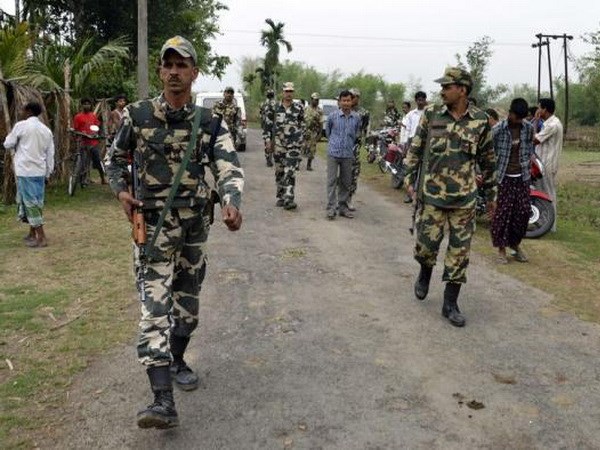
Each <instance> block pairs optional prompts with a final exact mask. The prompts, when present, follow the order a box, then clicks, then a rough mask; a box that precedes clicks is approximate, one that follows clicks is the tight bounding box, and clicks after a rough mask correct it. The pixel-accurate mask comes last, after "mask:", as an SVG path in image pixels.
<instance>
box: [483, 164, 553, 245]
mask: <svg viewBox="0 0 600 450" xmlns="http://www.w3.org/2000/svg"><path fill="white" fill-rule="evenodd" d="M530 173H531V182H530V186H529V198H530V200H531V214H530V216H529V224H528V225H527V231H526V233H525V237H526V238H530V239H535V238H539V237H542V236H543V235H545V234H546V233H547V232H548V231H550V229H551V228H552V225H553V224H554V220H555V219H556V217H555V214H554V205H552V198H551V197H550V196H549V195H548V194H547V193H546V192H545V190H544V180H543V178H544V165H543V163H542V161H541V160H540V158H539V157H538V156H537V155H535V154H534V155H533V156H532V157H531V169H530ZM476 210H477V215H479V216H482V215H484V214H485V211H486V202H485V196H484V195H483V192H482V191H481V187H479V189H478V194H477V207H476Z"/></svg>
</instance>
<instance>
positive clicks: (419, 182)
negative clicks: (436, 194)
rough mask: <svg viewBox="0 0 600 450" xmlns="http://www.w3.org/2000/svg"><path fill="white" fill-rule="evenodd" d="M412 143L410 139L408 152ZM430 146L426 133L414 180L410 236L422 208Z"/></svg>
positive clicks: (429, 137)
mask: <svg viewBox="0 0 600 450" xmlns="http://www.w3.org/2000/svg"><path fill="white" fill-rule="evenodd" d="M411 143H412V138H410V139H409V142H408V144H407V145H408V146H409V149H408V151H407V154H408V152H409V151H410V144H411ZM430 146H431V132H430V131H428V132H427V141H426V143H425V150H424V151H423V157H422V159H421V164H419V170H418V171H417V178H416V179H415V192H416V193H417V195H416V197H417V198H416V199H415V201H414V203H415V204H414V206H413V213H412V223H411V226H410V228H409V229H408V231H409V232H410V234H411V235H413V234H414V233H415V226H416V222H417V214H418V213H419V210H420V209H421V208H422V207H423V196H424V194H423V191H424V186H423V181H424V179H425V174H424V172H423V171H424V170H425V168H424V167H427V165H428V164H429V150H430Z"/></svg>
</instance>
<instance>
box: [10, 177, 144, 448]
mask: <svg viewBox="0 0 600 450" xmlns="http://www.w3.org/2000/svg"><path fill="white" fill-rule="evenodd" d="M45 203H46V206H45V208H44V217H45V221H46V224H45V226H44V228H45V230H46V234H47V236H48V243H49V245H48V247H47V248H43V249H30V248H27V247H26V246H25V245H24V243H23V240H22V237H23V236H24V235H25V234H26V233H27V231H28V227H27V225H25V224H22V223H19V222H17V221H16V220H15V215H16V208H15V207H14V206H3V207H2V208H0V254H2V259H0V418H1V419H0V441H1V442H2V446H3V448H21V447H22V448H32V447H33V444H32V443H33V442H43V441H44V438H45V436H44V433H47V432H51V431H49V430H52V429H53V427H52V426H49V424H54V423H56V418H55V417H54V415H55V414H61V407H62V406H63V405H64V401H65V398H66V395H65V390H66V389H67V388H68V386H69V385H70V383H71V381H72V379H73V377H74V376H75V375H77V374H78V373H80V372H81V371H82V370H83V369H85V368H86V367H87V365H88V364H89V363H90V361H92V360H93V358H94V357H95V356H96V355H101V354H103V353H104V352H106V351H107V350H108V349H111V348H114V347H115V346H119V345H120V344H122V343H124V342H128V341H130V340H131V338H132V337H133V336H134V335H135V333H136V328H137V309H138V306H137V301H136V300H135V294H134V293H135V290H134V283H133V278H132V275H131V253H130V252H131V244H130V231H129V230H130V228H129V224H128V223H127V221H126V219H125V217H124V215H123V213H122V211H121V208H120V207H119V204H118V202H117V201H116V200H115V198H114V196H113V194H112V193H111V192H110V190H109V189H108V187H107V186H102V185H100V184H94V185H91V186H89V187H88V188H86V189H83V190H77V192H76V193H75V196H74V197H69V196H68V195H67V193H66V187H65V186H64V185H55V186H50V187H48V189H47V191H46V202H45ZM5 360H9V361H11V364H12V366H13V369H12V370H10V368H9V365H8V363H6V361H5Z"/></svg>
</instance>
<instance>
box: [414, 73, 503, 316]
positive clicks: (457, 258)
mask: <svg viewBox="0 0 600 450" xmlns="http://www.w3.org/2000/svg"><path fill="white" fill-rule="evenodd" d="M436 82H437V83H440V84H441V85H442V92H441V97H442V100H443V103H444V105H434V106H431V107H428V108H427V109H426V110H425V112H424V114H423V116H422V118H421V122H420V124H419V128H418V130H417V134H416V135H415V136H414V138H413V140H412V143H411V146H410V149H409V152H408V155H407V174H406V178H405V186H406V189H407V192H408V193H409V194H410V195H411V196H413V197H414V196H415V187H414V185H415V181H416V180H417V179H418V180H419V183H418V186H417V195H418V204H419V205H420V211H419V217H418V220H417V225H416V228H417V242H416V246H415V259H416V260H417V261H418V262H419V264H420V265H421V270H420V272H419V276H418V279H417V281H416V283H415V295H416V297H417V298H418V299H419V300H424V299H425V297H426V296H427V293H428V291H429V282H430V280H431V273H432V271H433V266H434V265H435V263H436V259H437V254H438V250H439V247H440V244H441V242H442V239H443V236H444V226H445V224H446V222H447V223H448V225H449V234H450V236H449V241H448V248H447V250H446V258H445V261H444V266H445V267H444V274H443V277H442V280H443V281H445V282H446V288H445V291H444V305H443V308H442V314H443V316H444V317H446V318H447V319H448V320H449V321H450V323H451V324H452V325H454V326H458V327H461V326H464V324H465V318H464V316H463V315H462V314H461V312H460V309H459V308H458V303H457V301H458V294H459V292H460V287H461V284H462V283H465V282H466V280H467V277H466V272H467V266H468V264H469V253H470V248H471V237H472V235H473V232H474V229H475V203H476V195H477V185H476V183H475V167H476V166H479V168H480V169H481V175H482V178H483V190H484V192H485V195H486V197H487V200H488V207H489V210H490V211H489V212H490V213H491V214H492V215H493V211H494V209H495V207H496V157H495V154H494V149H493V143H492V133H491V130H490V126H489V124H488V121H487V116H486V114H485V113H484V112H483V111H481V110H479V109H478V108H476V107H475V106H473V105H469V102H468V100H467V97H468V95H469V93H470V92H471V88H472V86H473V82H472V79H471V75H470V74H469V73H468V72H466V71H465V70H463V69H461V68H458V67H450V68H447V69H446V71H445V73H444V76H443V77H442V78H440V79H438V80H436ZM419 172H420V173H419Z"/></svg>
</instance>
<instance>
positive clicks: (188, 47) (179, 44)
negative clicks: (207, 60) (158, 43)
mask: <svg viewBox="0 0 600 450" xmlns="http://www.w3.org/2000/svg"><path fill="white" fill-rule="evenodd" d="M168 50H175V51H176V52H177V53H179V54H180V55H181V56H183V57H184V58H192V59H193V60H194V64H196V62H198V55H197V54H196V50H195V49H194V46H193V45H192V43H191V42H190V41H188V40H187V39H186V38H184V37H181V36H179V35H178V36H173V37H172V38H169V39H167V40H166V41H165V43H164V44H163V46H162V48H161V49H160V59H161V60H163V59H164V58H165V53H167V51H168Z"/></svg>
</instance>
